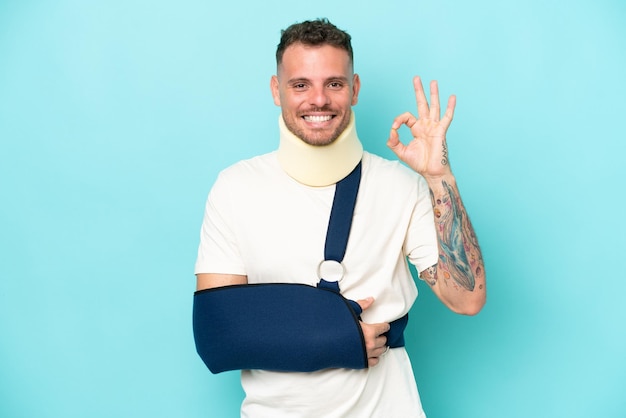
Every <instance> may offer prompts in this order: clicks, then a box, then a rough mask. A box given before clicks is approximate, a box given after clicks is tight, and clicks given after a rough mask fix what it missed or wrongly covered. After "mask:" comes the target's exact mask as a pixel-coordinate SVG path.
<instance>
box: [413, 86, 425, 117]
mask: <svg viewBox="0 0 626 418" xmlns="http://www.w3.org/2000/svg"><path fill="white" fill-rule="evenodd" d="M413 87H414V88H415V101H416V102H417V115H418V116H419V117H420V118H426V117H428V115H429V110H428V101H427V100H426V93H424V86H422V79H421V78H420V77H419V76H415V77H413Z"/></svg>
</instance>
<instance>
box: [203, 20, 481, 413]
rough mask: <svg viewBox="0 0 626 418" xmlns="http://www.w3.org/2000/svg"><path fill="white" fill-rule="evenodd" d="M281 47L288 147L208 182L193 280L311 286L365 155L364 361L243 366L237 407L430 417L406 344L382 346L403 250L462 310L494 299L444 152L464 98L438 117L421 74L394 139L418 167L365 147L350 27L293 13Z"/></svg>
mask: <svg viewBox="0 0 626 418" xmlns="http://www.w3.org/2000/svg"><path fill="white" fill-rule="evenodd" d="M276 57H277V75H275V76H273V77H272V78H271V82H270V87H271V92H272V96H273V98H274V103H275V104H276V105H277V106H280V107H281V110H282V112H281V116H280V117H279V128H280V144H279V148H278V150H277V151H275V152H272V153H269V154H266V155H262V156H259V157H255V158H252V159H250V160H246V161H242V162H240V163H237V164H235V165H234V166H232V167H230V168H228V169H226V170H224V171H223V172H222V173H221V174H220V176H219V178H218V180H217V181H216V183H215V185H214V186H213V189H212V190H211V193H210V195H209V198H208V201H207V207H206V213H205V219H204V222H203V226H202V233H201V243H200V248H199V252H198V260H197V263H196V269H195V271H196V276H197V289H198V291H201V290H204V289H217V288H222V287H224V286H229V288H230V289H237V286H233V285H248V284H258V283H268V282H272V283H303V284H307V285H311V286H316V284H317V283H318V281H319V280H320V278H319V277H318V275H317V273H316V269H317V267H318V265H319V264H320V261H321V260H323V259H324V254H323V253H324V240H325V237H326V228H327V225H328V222H329V220H328V216H329V212H330V210H331V206H332V205H333V196H334V193H335V188H336V187H335V185H336V184H337V183H338V182H339V181H340V180H342V179H344V178H345V177H346V176H348V174H349V173H351V172H352V171H353V170H354V169H355V167H356V166H357V165H359V163H361V164H362V175H361V180H360V188H359V190H358V197H357V201H356V207H355V209H354V215H353V219H352V229H351V232H350V237H349V241H348V244H347V249H346V253H345V258H344V259H343V262H342V263H341V264H342V266H343V272H344V273H345V274H344V277H343V278H342V279H341V282H340V288H341V294H342V295H343V296H344V297H345V298H346V299H350V300H354V301H357V303H358V304H359V305H360V307H361V308H362V309H363V312H362V314H361V316H360V321H359V325H360V327H361V332H362V337H363V342H364V347H365V349H366V357H367V366H368V367H366V368H362V369H357V368H354V369H351V368H328V369H322V370H318V371H313V372H289V373H285V372H275V371H268V370H243V371H242V376H241V379H242V386H243V388H244V390H245V392H246V398H245V400H244V402H243V405H242V409H241V413H242V416H250V417H283V416H284V417H402V418H407V417H424V416H425V415H424V412H423V410H422V407H421V402H420V399H419V395H418V391H417V387H416V384H415V380H414V377H413V374H412V369H411V365H410V362H409V359H408V356H407V354H406V351H405V349H404V347H402V346H400V347H397V346H396V347H395V348H391V349H389V347H388V346H387V343H388V341H387V334H386V333H387V332H388V331H390V328H391V325H390V324H393V323H394V321H396V320H398V319H399V318H402V317H404V315H406V314H407V312H408V311H409V309H410V308H411V305H412V304H413V302H414V301H415V298H416V296H417V289H416V286H415V283H414V281H413V280H412V277H411V274H410V272H409V269H408V266H407V262H406V260H407V258H408V259H409V261H410V262H411V263H413V264H414V265H415V266H416V268H417V270H418V271H419V276H420V278H421V279H422V280H424V281H426V282H427V283H428V285H429V286H430V287H431V289H432V290H433V291H434V292H435V294H436V295H437V296H438V297H439V299H441V301H442V302H443V303H444V304H445V305H446V306H448V307H449V308H450V309H452V310H453V311H454V312H458V313H461V314H467V315H474V314H476V313H478V312H479V311H480V309H481V308H482V306H483V305H484V303H485V292H486V288H485V272H484V267H483V261H482V256H481V253H480V249H479V247H478V242H477V240H476V236H475V234H474V231H473V229H472V226H471V224H470V221H469V218H468V216H467V213H466V211H465V208H464V206H463V203H462V201H461V199H460V196H459V192H458V189H457V186H456V180H455V177H454V176H453V174H452V172H451V169H450V165H449V162H448V153H447V147H446V131H447V129H448V126H449V125H450V122H451V121H452V116H453V113H454V107H455V100H456V99H455V97H454V96H452V97H450V99H449V101H448V105H447V109H446V111H445V113H444V115H443V117H440V107H439V94H438V89H437V83H436V82H432V83H431V84H430V106H429V104H428V102H427V99H426V96H425V93H424V90H423V88H422V83H421V80H420V79H419V78H418V77H416V78H415V79H414V88H415V93H416V98H417V110H418V115H419V117H415V116H413V115H412V114H410V113H404V114H402V115H400V116H398V117H397V118H396V119H395V120H394V121H393V123H392V125H391V132H390V136H389V139H388V141H387V145H388V146H389V147H390V148H391V149H392V150H393V151H394V152H395V154H396V155H397V156H398V158H399V159H400V160H401V161H403V162H404V163H406V165H408V166H409V167H410V168H411V169H412V170H413V171H411V170H409V169H407V168H406V167H405V166H403V165H401V164H400V163H398V162H391V161H387V160H384V159H382V158H380V157H378V156H375V155H372V154H369V153H367V152H364V151H363V148H362V146H361V143H360V141H359V140H358V136H357V133H356V128H355V118H354V115H353V112H352V106H354V105H356V104H357V101H358V94H359V89H360V80H359V76H358V75H357V74H355V73H354V71H353V53H352V47H351V44H350V36H349V35H348V34H347V33H345V32H343V31H341V30H339V29H337V28H336V27H335V26H334V25H332V24H331V23H329V22H328V21H327V20H325V19H321V20H316V21H309V22H303V23H299V24H295V25H292V26H290V27H289V28H288V29H286V30H284V31H283V32H282V37H281V41H280V44H279V45H278V49H277V53H276ZM403 124H404V125H407V126H408V127H409V128H410V129H411V132H412V135H413V139H412V140H411V141H410V143H408V145H404V144H403V143H402V142H400V139H399V136H398V132H397V131H398V129H399V128H400V127H401V126H402V125H403ZM231 286H232V287H231ZM244 287H246V288H250V286H244ZM286 321H287V319H286ZM202 326H203V327H204V324H202ZM279 326H280V325H279ZM331 326H332V325H331ZM239 331H240V332H241V333H246V332H249V331H248V330H243V329H242V330H239ZM250 332H251V331H250ZM306 332H307V330H306V329H303V330H302V333H306ZM280 343H281V344H283V342H280ZM284 344H288V342H284Z"/></svg>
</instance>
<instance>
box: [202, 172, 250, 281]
mask: <svg viewBox="0 0 626 418" xmlns="http://www.w3.org/2000/svg"><path fill="white" fill-rule="evenodd" d="M228 190H229V187H228V180H227V178H226V176H224V174H223V173H222V174H220V176H219V177H218V179H217V181H216V182H215V184H214V185H213V188H212V189H211V191H210V192H209V196H208V198H207V202H206V206H205V211H204V219H203V221H202V228H201V230H200V245H199V246H198V258H197V259H196V265H195V274H198V273H222V274H240V275H246V270H245V267H244V264H243V260H242V258H241V254H240V252H239V246H238V244H237V237H236V234H235V231H234V228H233V226H234V224H233V222H234V221H233V214H234V210H233V209H235V208H233V207H232V206H233V204H232V200H231V199H230V198H229V193H228Z"/></svg>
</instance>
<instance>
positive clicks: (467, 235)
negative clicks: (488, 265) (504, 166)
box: [431, 181, 480, 291]
mask: <svg viewBox="0 0 626 418" xmlns="http://www.w3.org/2000/svg"><path fill="white" fill-rule="evenodd" d="M442 185H443V189H444V193H443V195H442V196H441V197H439V198H437V199H435V197H434V196H433V194H432V191H431V198H432V199H433V208H434V213H435V222H436V224H437V233H438V235H439V242H440V246H439V248H440V251H439V266H440V267H441V268H442V269H443V270H444V271H443V273H444V277H445V278H448V276H449V277H451V278H452V279H453V280H454V281H455V282H456V283H457V284H458V285H459V286H461V287H462V288H464V289H467V290H469V291H472V290H474V287H475V285H476V279H475V276H474V272H473V271H472V266H471V263H470V260H469V258H468V251H469V252H473V251H472V250H474V251H476V252H478V256H479V257H480V251H479V249H478V241H477V239H476V235H475V233H474V230H473V228H472V225H471V223H470V222H469V218H468V216H467V212H466V211H465V208H464V207H463V205H462V203H461V200H460V198H459V195H458V192H457V191H456V189H455V188H453V187H452V186H450V185H449V184H448V183H447V182H446V181H442ZM472 247H473V248H472ZM477 273H478V272H477Z"/></svg>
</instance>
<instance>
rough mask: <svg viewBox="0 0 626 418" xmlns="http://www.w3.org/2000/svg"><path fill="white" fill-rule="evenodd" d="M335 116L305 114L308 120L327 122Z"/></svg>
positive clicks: (305, 118)
mask: <svg viewBox="0 0 626 418" xmlns="http://www.w3.org/2000/svg"><path fill="white" fill-rule="evenodd" d="M332 118H333V117H332V116H329V115H327V116H310V115H309V116H305V117H304V120H305V121H307V122H327V121H329V120H331V119H332Z"/></svg>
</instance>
